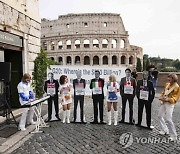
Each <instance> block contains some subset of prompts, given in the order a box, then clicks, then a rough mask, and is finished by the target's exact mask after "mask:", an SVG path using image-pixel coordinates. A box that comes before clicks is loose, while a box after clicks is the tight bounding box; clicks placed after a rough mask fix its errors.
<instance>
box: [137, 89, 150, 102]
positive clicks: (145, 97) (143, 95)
mask: <svg viewBox="0 0 180 154" xmlns="http://www.w3.org/2000/svg"><path fill="white" fill-rule="evenodd" d="M148 97H149V92H148V91H145V90H140V96H139V98H140V99H142V100H146V101H147V100H148Z"/></svg>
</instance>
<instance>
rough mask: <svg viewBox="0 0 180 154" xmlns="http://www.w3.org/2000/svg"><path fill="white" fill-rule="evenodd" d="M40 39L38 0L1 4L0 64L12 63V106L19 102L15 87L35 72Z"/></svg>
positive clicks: (5, 0)
mask: <svg viewBox="0 0 180 154" xmlns="http://www.w3.org/2000/svg"><path fill="white" fill-rule="evenodd" d="M40 37H41V19H40V16H39V1H38V0H16V1H12V0H1V1H0V62H1V64H2V63H4V62H10V63H11V72H10V74H11V81H10V84H11V95H12V100H11V103H12V106H17V103H18V102H19V101H18V94H17V88H16V87H17V84H18V83H19V82H20V80H21V77H22V75H23V73H26V72H28V73H30V74H31V73H32V71H33V68H34V60H35V58H36V56H37V54H38V53H39V52H40ZM3 71H6V70H5V69H4V70H3ZM1 73H2V72H1Z"/></svg>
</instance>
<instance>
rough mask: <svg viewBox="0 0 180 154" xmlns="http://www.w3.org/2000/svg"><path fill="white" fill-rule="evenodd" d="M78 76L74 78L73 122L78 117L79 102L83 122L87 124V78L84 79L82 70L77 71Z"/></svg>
mask: <svg viewBox="0 0 180 154" xmlns="http://www.w3.org/2000/svg"><path fill="white" fill-rule="evenodd" d="M76 76H77V78H76V79H74V80H73V88H74V120H73V123H75V122H76V117H77V115H76V114H77V106H78V102H79V104H80V117H81V123H82V124H85V123H86V122H84V94H85V87H86V81H85V79H82V78H81V77H82V73H81V71H80V70H78V71H77V72H76Z"/></svg>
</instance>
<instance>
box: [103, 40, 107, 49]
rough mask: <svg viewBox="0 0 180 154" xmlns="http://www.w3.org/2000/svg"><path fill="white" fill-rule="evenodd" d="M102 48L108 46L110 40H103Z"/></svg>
mask: <svg viewBox="0 0 180 154" xmlns="http://www.w3.org/2000/svg"><path fill="white" fill-rule="evenodd" d="M102 48H108V40H107V39H103V40H102Z"/></svg>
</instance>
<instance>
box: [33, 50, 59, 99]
mask: <svg viewBox="0 0 180 154" xmlns="http://www.w3.org/2000/svg"><path fill="white" fill-rule="evenodd" d="M52 64H57V63H56V62H54V61H52V60H51V59H49V58H48V57H47V52H46V51H44V50H43V49H41V51H40V53H39V54H38V56H37V57H36V59H35V61H34V72H33V73H32V75H33V78H32V80H33V82H32V85H33V87H34V91H35V94H36V97H37V98H40V97H42V96H43V94H44V90H43V87H44V79H45V77H46V71H47V68H48V67H49V66H50V65H52Z"/></svg>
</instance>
